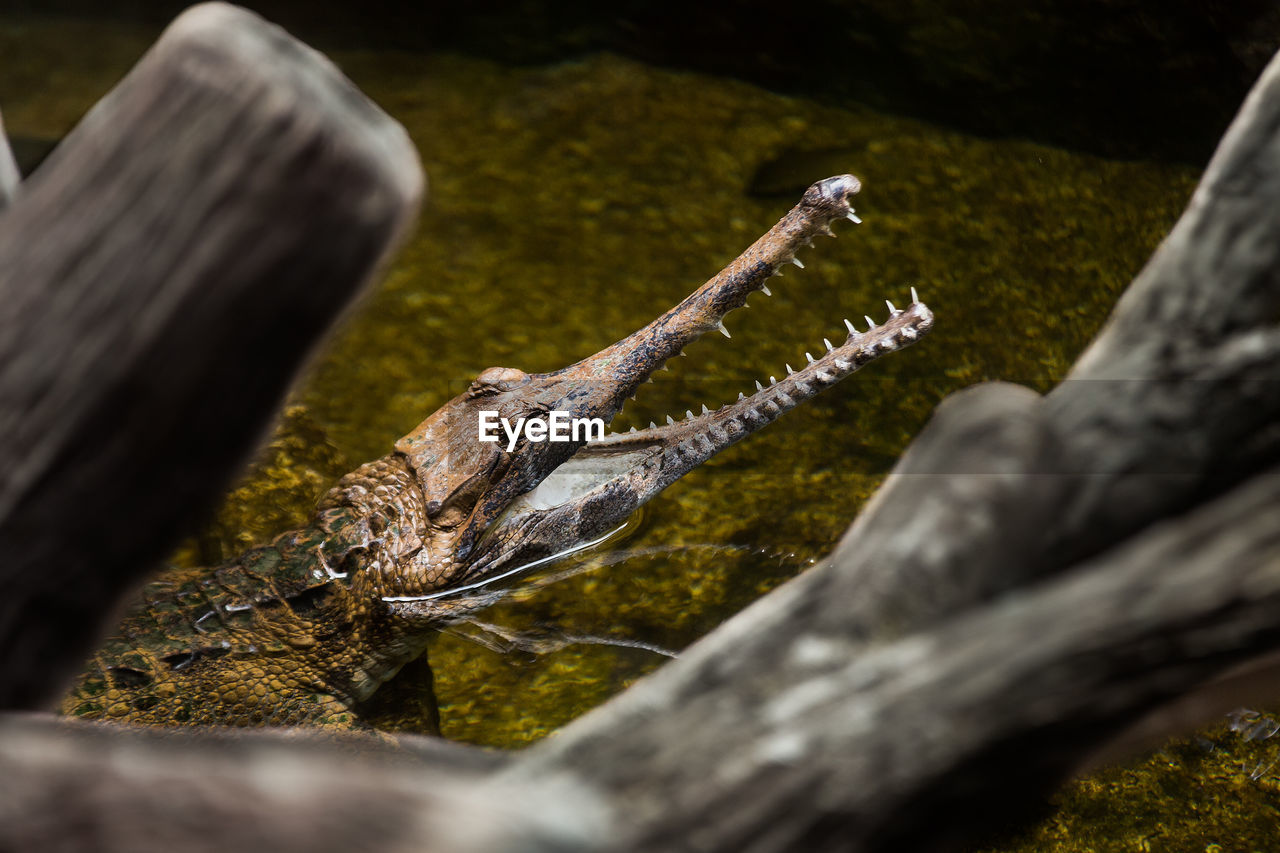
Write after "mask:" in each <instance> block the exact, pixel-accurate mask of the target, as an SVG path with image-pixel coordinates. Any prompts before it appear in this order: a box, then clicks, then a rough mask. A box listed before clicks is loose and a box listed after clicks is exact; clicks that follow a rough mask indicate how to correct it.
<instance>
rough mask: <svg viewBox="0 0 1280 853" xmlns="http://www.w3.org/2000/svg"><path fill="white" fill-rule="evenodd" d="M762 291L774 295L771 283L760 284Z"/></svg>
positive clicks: (767, 294)
mask: <svg viewBox="0 0 1280 853" xmlns="http://www.w3.org/2000/svg"><path fill="white" fill-rule="evenodd" d="M760 292H761V293H763V294H764V295H765V296H773V291H772V290H770V289H769V285H767V284H762V285H760Z"/></svg>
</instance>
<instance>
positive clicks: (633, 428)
mask: <svg viewBox="0 0 1280 853" xmlns="http://www.w3.org/2000/svg"><path fill="white" fill-rule="evenodd" d="M635 431H636V428H635V427H632V428H631V429H629V430H627V432H635Z"/></svg>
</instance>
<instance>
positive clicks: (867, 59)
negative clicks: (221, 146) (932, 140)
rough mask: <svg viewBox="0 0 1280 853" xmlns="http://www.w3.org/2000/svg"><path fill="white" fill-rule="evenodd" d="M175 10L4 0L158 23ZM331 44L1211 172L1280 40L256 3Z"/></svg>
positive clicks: (1185, 10) (457, 5) (869, 14)
mask: <svg viewBox="0 0 1280 853" xmlns="http://www.w3.org/2000/svg"><path fill="white" fill-rule="evenodd" d="M186 5H188V4H187V3H184V2H180V1H179V2H175V0H114V2H113V0H105V2H103V1H102V0H7V2H5V3H4V4H3V5H2V8H4V9H6V10H8V11H11V12H17V13H31V14H41V15H44V14H55V15H58V14H64V15H77V16H91V17H111V18H117V19H124V20H133V21H143V22H151V23H155V24H157V25H160V24H163V23H164V22H166V21H168V20H170V19H171V18H173V17H174V15H176V14H177V13H178V12H179V11H180V10H181V9H182V8H184V7H185V6H186ZM244 5H247V6H249V7H250V8H253V9H255V10H257V11H259V12H261V13H262V14H264V15H265V16H267V17H268V18H270V19H272V20H274V21H276V22H278V23H281V24H283V25H284V26H285V27H286V28H288V29H289V30H290V31H292V32H294V33H295V34H297V35H299V36H301V37H302V38H304V39H305V40H307V41H309V42H311V43H313V44H315V45H317V46H319V47H321V48H350V47H374V48H402V49H409V50H448V51H459V52H465V53H469V54H475V55H481V56H485V57H488V58H491V59H497V60H500V61H505V62H509V63H516V64H524V63H546V62H554V61H557V60H560V59H564V58H570V57H573V56H576V55H581V54H583V53H588V52H592V51H599V50H610V51H614V52H617V53H621V54H624V55H627V56H630V57H634V58H637V59H641V60H644V61H647V62H651V63H655V64H660V65H664V66H670V67H678V68H691V69H697V70H701V71H709V72H713V73H717V74H724V75H731V76H735V77H739V78H742V79H745V80H749V81H752V82H754V83H758V84H760V85H763V86H766V87H768V88H770V89H773V90H776V91H782V92H803V93H805V94H807V95H810V96H816V97H819V98H823V99H828V100H832V101H836V102H839V101H842V100H856V101H860V102H862V103H866V104H869V105H871V106H874V107H877V108H880V109H884V110H889V111H892V112H897V113H900V114H907V115H913V116H916V117H921V118H925V119H928V120H932V121H938V122H942V123H945V124H948V125H951V126H953V127H956V128H959V129H962V130H965V131H969V132H972V133H978V134H982V135H987V136H1004V135H1012V136H1021V137H1026V138H1031V139H1035V140H1038V141H1042V142H1049V143H1052V144H1056V145H1062V146H1066V147H1069V148H1073V149H1076V150H1082V151H1089V152H1092V153H1098V154H1102V155H1104V156H1110V157H1121V158H1154V159H1164V160H1178V161H1182V162H1187V163H1191V164H1194V165H1203V163H1204V162H1205V160H1206V159H1207V157H1208V155H1209V153H1210V152H1211V151H1212V148H1213V145H1214V143H1215V142H1216V140H1217V139H1218V137H1219V136H1220V135H1221V132H1222V130H1223V128H1224V127H1225V126H1226V124H1227V122H1228V121H1229V120H1230V118H1231V116H1232V115H1233V114H1234V112H1235V110H1236V108H1237V107H1238V106H1239V103H1240V101H1241V99H1242V98H1243V96H1244V93H1245V92H1246V91H1247V88H1248V86H1249V84H1250V83H1251V82H1252V80H1253V79H1254V78H1255V77H1256V76H1257V74H1258V73H1259V72H1260V70H1261V68H1262V66H1263V65H1264V64H1265V62H1266V61H1267V59H1268V58H1269V57H1270V56H1271V54H1272V53H1273V52H1274V50H1275V48H1276V47H1277V46H1280V3H1276V2H1274V1H1273V0H1239V2H1230V0H1021V2H1017V1H1016V0H988V1H987V2H974V0H920V2H913V0H809V2H804V3H795V2H792V3H782V2H777V0H768V2H766V0H738V2H729V0H710V2H697V0H692V2H689V0H686V2H681V3H673V2H645V0H613V2H595V0H525V2H494V1H493V0H489V2H469V3H468V2H431V0H420V2H405V1H404V0H361V2H350V0H305V2H304V1H303V0H250V2H248V3H245V4H244Z"/></svg>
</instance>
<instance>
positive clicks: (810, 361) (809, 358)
mask: <svg viewBox="0 0 1280 853" xmlns="http://www.w3.org/2000/svg"><path fill="white" fill-rule="evenodd" d="M804 357H805V360H806V361H808V362H809V363H810V364H813V356H811V355H809V353H805V354H804Z"/></svg>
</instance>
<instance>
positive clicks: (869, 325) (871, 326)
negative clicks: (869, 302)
mask: <svg viewBox="0 0 1280 853" xmlns="http://www.w3.org/2000/svg"><path fill="white" fill-rule="evenodd" d="M862 319H864V320H866V321H867V331H868V332H874V331H875V330H876V321H875V320H872V319H871V318H870V317H868V316H867V315H866V314H863V315H862Z"/></svg>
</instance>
